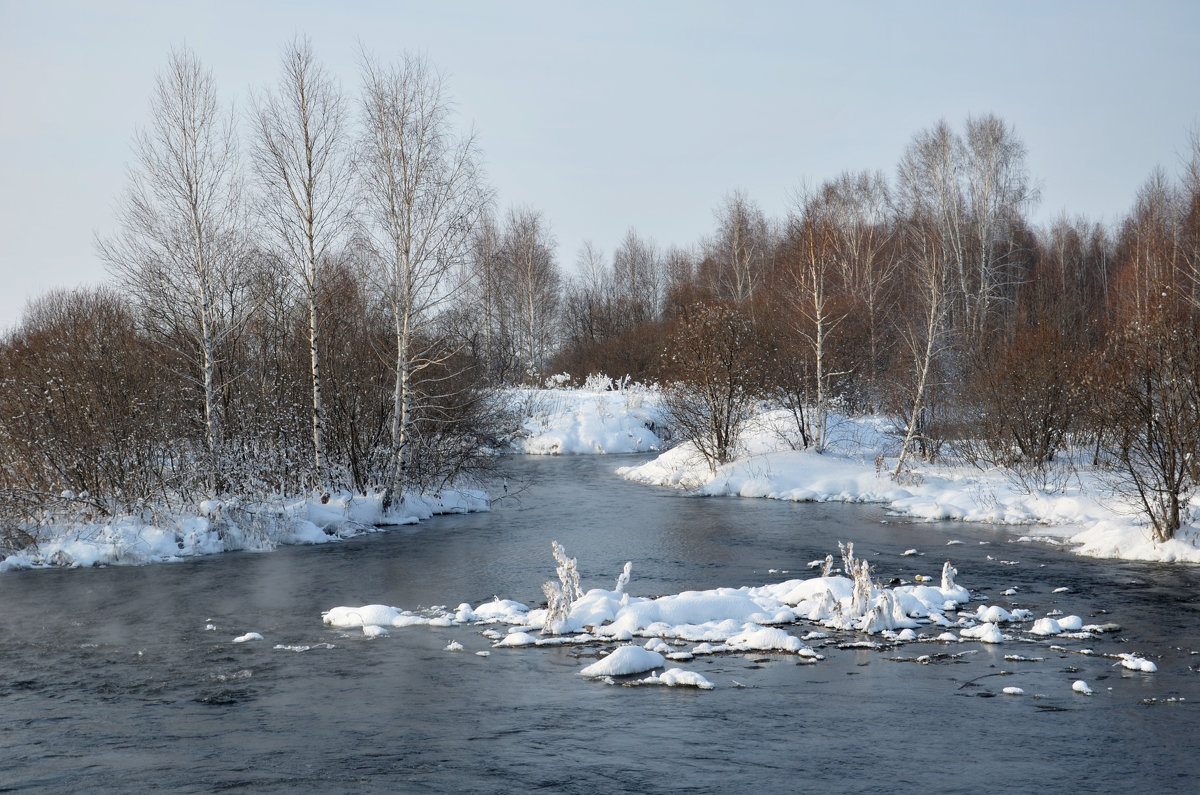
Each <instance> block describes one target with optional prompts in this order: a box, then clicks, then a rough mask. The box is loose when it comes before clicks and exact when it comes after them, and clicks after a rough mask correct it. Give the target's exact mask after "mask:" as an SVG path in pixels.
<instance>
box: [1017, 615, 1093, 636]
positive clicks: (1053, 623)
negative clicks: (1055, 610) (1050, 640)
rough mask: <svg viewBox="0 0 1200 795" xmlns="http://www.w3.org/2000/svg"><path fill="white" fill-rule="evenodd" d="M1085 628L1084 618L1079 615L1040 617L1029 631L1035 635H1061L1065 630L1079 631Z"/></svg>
mask: <svg viewBox="0 0 1200 795" xmlns="http://www.w3.org/2000/svg"><path fill="white" fill-rule="evenodd" d="M1082 629H1083V619H1081V618H1080V617H1079V616H1064V617H1062V618H1050V617H1046V618H1039V619H1038V620H1037V621H1035V622H1033V628H1032V629H1030V630H1029V631H1030V632H1031V633H1033V634H1034V635H1060V634H1062V633H1063V632H1078V631H1080V630H1082Z"/></svg>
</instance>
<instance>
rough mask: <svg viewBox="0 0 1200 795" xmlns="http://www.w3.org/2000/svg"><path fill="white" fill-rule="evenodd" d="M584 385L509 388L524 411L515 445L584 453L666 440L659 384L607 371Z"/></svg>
mask: <svg viewBox="0 0 1200 795" xmlns="http://www.w3.org/2000/svg"><path fill="white" fill-rule="evenodd" d="M551 380H553V379H551ZM585 387H589V388H584V389H513V390H509V393H508V399H509V403H510V405H512V406H514V407H515V408H516V409H517V410H518V411H520V412H521V413H522V414H523V416H524V417H525V420H524V421H523V423H522V424H521V428H520V430H519V431H518V432H517V434H516V436H515V437H514V438H513V439H512V441H511V446H512V448H513V449H514V450H515V451H516V452H519V453H525V454H527V455H579V454H606V453H607V454H612V453H641V452H648V451H652V450H662V449H663V448H664V447H665V446H666V445H665V444H664V442H663V439H662V438H661V437H660V436H659V435H658V432H661V430H662V429H663V428H664V427H665V423H664V420H663V414H662V409H661V401H660V399H659V393H658V391H657V390H655V389H653V388H649V387H645V386H642V385H640V384H624V383H617V382H613V381H612V380H610V379H607V378H603V377H601V378H595V377H593V378H591V379H589V383H588V384H587V385H585ZM617 387H619V388H617Z"/></svg>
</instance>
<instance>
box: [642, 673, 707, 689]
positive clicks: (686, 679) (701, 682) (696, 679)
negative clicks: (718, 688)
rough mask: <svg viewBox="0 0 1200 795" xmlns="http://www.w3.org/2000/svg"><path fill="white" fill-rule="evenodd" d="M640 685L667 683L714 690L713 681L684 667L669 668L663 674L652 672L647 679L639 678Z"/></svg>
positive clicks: (667, 685)
mask: <svg viewBox="0 0 1200 795" xmlns="http://www.w3.org/2000/svg"><path fill="white" fill-rule="evenodd" d="M635 684H639V685H665V686H666V687H695V688H699V689H700V690H712V689H713V683H712V682H710V681H708V680H707V679H705V678H704V677H703V676H701V675H700V674H698V673H696V672H695V671H685V670H683V669H682V668H668V669H667V670H665V671H663V672H662V673H661V674H651V675H650V676H648V677H647V678H645V679H639V680H638V681H637V682H636V683H635Z"/></svg>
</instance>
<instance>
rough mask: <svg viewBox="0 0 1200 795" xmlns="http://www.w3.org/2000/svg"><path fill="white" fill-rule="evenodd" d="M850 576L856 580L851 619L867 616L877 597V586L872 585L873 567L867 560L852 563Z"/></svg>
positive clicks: (851, 603) (851, 605)
mask: <svg viewBox="0 0 1200 795" xmlns="http://www.w3.org/2000/svg"><path fill="white" fill-rule="evenodd" d="M850 575H851V576H852V577H853V578H854V591H853V595H852V597H851V601H850V617H851V618H858V617H859V616H863V615H866V613H867V610H868V608H870V606H871V599H872V597H873V596H874V595H875V586H874V585H872V584H871V566H870V564H869V563H867V562H866V561H865V560H859V561H853V562H852V563H851V569H850Z"/></svg>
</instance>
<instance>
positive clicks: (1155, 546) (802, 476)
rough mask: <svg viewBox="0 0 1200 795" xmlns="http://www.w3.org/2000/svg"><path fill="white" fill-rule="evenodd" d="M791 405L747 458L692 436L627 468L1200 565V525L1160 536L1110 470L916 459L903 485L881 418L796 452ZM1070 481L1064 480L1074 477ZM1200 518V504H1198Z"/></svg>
mask: <svg viewBox="0 0 1200 795" xmlns="http://www.w3.org/2000/svg"><path fill="white" fill-rule="evenodd" d="M790 422H791V420H790V417H789V416H788V415H787V414H786V413H785V412H779V411H773V412H764V413H763V414H761V415H760V416H758V417H756V418H755V419H754V420H753V421H752V422H751V423H750V424H749V426H748V428H747V430H746V432H745V433H744V434H743V438H742V441H741V448H742V449H741V456H740V457H739V458H738V459H736V460H734V461H732V462H730V463H728V464H725V465H723V466H721V467H719V468H718V469H717V471H716V472H712V471H710V470H709V468H708V464H707V462H706V461H705V460H704V458H703V457H702V456H701V455H700V454H699V453H698V452H697V451H696V449H695V447H694V446H693V445H692V444H691V443H685V444H681V445H679V446H677V447H675V448H673V449H671V450H667V451H666V452H664V453H662V454H661V455H659V456H658V457H657V458H655V459H654V460H652V461H648V462H646V463H643V464H640V465H638V466H632V467H622V468H621V469H618V470H617V472H618V474H620V475H621V476H622V477H624V478H626V479H628V480H632V481H636V482H640V483H646V484H651V485H659V486H673V487H676V488H682V489H687V490H690V491H694V492H695V493H696V494H700V495H715V496H737V497H764V498H768V499H776V500H792V501H798V502H872V503H883V504H885V505H888V506H890V507H891V508H892V509H893V510H895V511H897V512H898V513H902V514H906V515H909V516H915V517H920V518H924V519H929V520H942V519H953V520H958V521H968V522H988V523H994V524H1016V525H1019V524H1040V525H1044V526H1045V527H1046V529H1045V530H1044V535H1049V536H1053V537H1054V538H1055V539H1056V540H1060V541H1066V542H1067V543H1070V544H1072V545H1073V546H1074V548H1075V551H1076V552H1078V553H1079V554H1082V555H1088V556H1092V557H1104V558H1120V559H1127V560H1151V561H1162V562H1174V561H1181V562H1191V563H1200V525H1197V524H1196V523H1195V522H1193V523H1191V524H1188V525H1186V526H1185V527H1183V528H1182V529H1181V530H1180V532H1179V533H1178V534H1177V537H1176V538H1175V539H1174V540H1172V541H1168V542H1165V543H1155V542H1154V541H1153V540H1152V536H1151V533H1150V531H1149V529H1148V528H1147V527H1146V526H1145V523H1144V522H1143V521H1142V520H1141V519H1140V515H1139V514H1138V512H1137V511H1136V509H1134V508H1132V507H1131V506H1129V505H1128V504H1127V503H1126V502H1124V501H1122V500H1120V499H1118V498H1117V497H1115V496H1113V495H1112V494H1111V491H1112V489H1111V487H1110V486H1109V484H1107V483H1106V482H1105V481H1104V480H1103V478H1102V476H1101V474H1100V473H1097V472H1096V471H1094V470H1092V469H1090V468H1088V467H1085V466H1081V467H1080V468H1079V472H1078V473H1076V474H1075V475H1073V476H1072V477H1071V478H1070V479H1069V482H1068V483H1067V484H1066V485H1064V487H1063V488H1062V490H1060V491H1056V492H1053V493H1048V492H1042V491H1032V492H1030V491H1026V490H1024V489H1023V488H1022V487H1021V486H1020V484H1019V483H1018V482H1017V481H1016V479H1015V478H1013V477H1012V476H1011V473H1008V472H1006V471H1005V470H1003V469H992V470H987V471H982V470H979V469H976V468H973V467H968V466H966V465H961V466H954V465H931V464H923V463H920V462H917V461H912V462H911V463H910V466H911V467H912V468H911V470H910V471H909V472H908V473H906V476H905V477H904V478H902V479H901V482H900V483H897V482H896V481H894V480H892V478H891V477H890V473H891V470H892V469H893V468H894V467H895V463H896V462H895V458H894V457H891V458H889V457H887V456H886V455H883V453H884V451H890V450H894V449H895V447H896V442H895V440H894V439H893V438H891V437H890V436H889V435H888V434H886V433H885V430H886V423H885V422H884V421H883V420H882V419H881V418H878V417H868V418H845V417H838V418H835V419H834V421H833V427H834V431H833V442H832V443H831V444H830V446H829V447H828V449H827V450H826V451H825V452H824V453H821V454H818V453H816V452H814V451H812V450H811V449H810V450H792V449H790V447H789V445H788V443H787V438H788V430H787V429H788V426H789V423H790ZM1067 480H1068V479H1066V478H1064V481H1067ZM1194 502H1195V504H1194V505H1193V508H1195V509H1196V511H1195V513H1196V514H1197V515H1200V501H1194Z"/></svg>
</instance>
